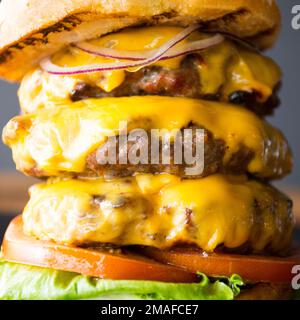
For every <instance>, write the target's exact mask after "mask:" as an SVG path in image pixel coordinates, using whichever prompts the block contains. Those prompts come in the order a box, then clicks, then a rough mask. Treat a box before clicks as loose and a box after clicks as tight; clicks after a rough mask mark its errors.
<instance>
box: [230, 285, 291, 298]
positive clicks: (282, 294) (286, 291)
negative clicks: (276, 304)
mask: <svg viewBox="0 0 300 320" xmlns="http://www.w3.org/2000/svg"><path fill="white" fill-rule="evenodd" d="M291 298H292V290H291V288H290V286H289V285H287V284H282V285H279V284H268V283H258V284H256V285H254V286H253V287H251V288H249V289H245V290H242V291H241V293H240V295H239V296H237V298H236V300H290V299H291Z"/></svg>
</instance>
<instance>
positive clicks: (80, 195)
mask: <svg viewBox="0 0 300 320" xmlns="http://www.w3.org/2000/svg"><path fill="white" fill-rule="evenodd" d="M291 208H292V203H291V201H290V200H289V199H288V198H287V197H286V196H284V195H283V194H281V193H280V192H279V191H277V190H276V189H274V188H273V187H271V186H269V185H264V184H262V183H260V182H257V181H254V180H248V179H247V178H246V177H243V176H225V175H212V176H209V177H207V178H203V179H198V180H181V179H180V178H178V177H176V176H171V175H167V174H164V175H137V176H135V177H132V178H123V179H117V180H115V181H104V180H102V179H89V180H83V179H77V180H68V179H67V180H66V179H65V180H57V179H54V180H50V181H48V182H45V183H42V184H39V185H36V186H33V187H32V188H31V190H30V201H29V203H28V205H27V206H26V208H25V210H24V213H23V222H24V231H25V232H26V233H27V234H28V235H31V236H34V237H37V238H39V239H44V240H54V241H55V242H58V243H64V244H69V245H78V246H80V245H88V246H97V245H99V244H102V245H103V244H113V245H117V246H127V245H144V246H152V247H157V248H160V249H166V248H171V247H174V246H176V245H184V244H188V245H196V246H197V247H199V248H201V249H203V250H205V251H207V252H212V251H214V250H216V249H217V248H219V250H222V249H223V250H225V251H226V250H228V249H230V250H231V251H236V252H242V253H245V252H247V253H256V254H261V253H271V254H274V255H284V254H285V253H287V251H288V249H289V246H290V243H291V238H292V230H293V225H294V219H293V215H292V212H291ZM245 248H247V250H245Z"/></svg>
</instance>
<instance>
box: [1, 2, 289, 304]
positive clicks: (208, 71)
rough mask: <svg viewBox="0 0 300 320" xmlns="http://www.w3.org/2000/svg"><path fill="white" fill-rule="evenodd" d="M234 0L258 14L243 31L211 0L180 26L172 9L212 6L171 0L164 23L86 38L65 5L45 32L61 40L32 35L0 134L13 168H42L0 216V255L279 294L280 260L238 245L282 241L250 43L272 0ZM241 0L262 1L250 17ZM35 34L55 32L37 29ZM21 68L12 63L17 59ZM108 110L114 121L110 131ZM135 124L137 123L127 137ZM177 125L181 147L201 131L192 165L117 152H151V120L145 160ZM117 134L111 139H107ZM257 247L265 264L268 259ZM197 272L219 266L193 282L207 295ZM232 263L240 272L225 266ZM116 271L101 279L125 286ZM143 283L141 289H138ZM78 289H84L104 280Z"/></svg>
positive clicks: (260, 83)
mask: <svg viewBox="0 0 300 320" xmlns="http://www.w3.org/2000/svg"><path fill="white" fill-rule="evenodd" d="M79 2H80V1H79ZM132 2H135V1H132ZM219 2H220V3H219V5H218V6H217V7H214V8H213V9H214V10H215V11H216V12H217V9H219V10H221V8H222V9H223V10H224V6H225V4H224V3H225V2H224V1H219ZM243 2H244V5H245V6H246V8H247V9H245V10H248V11H249V12H248V11H247V12H248V14H250V15H251V19H253V20H255V19H257V20H258V21H259V25H260V27H258V29H259V30H255V28H257V26H253V32H254V33H253V34H251V32H250V34H246V33H247V28H246V27H245V25H244V23H245V22H246V21H247V19H248V18H247V17H245V19H246V20H245V21H243V22H241V21H240V22H238V20H237V22H236V24H234V23H233V22H231V21H229V20H228V21H227V20H226V19H225V18H224V16H225V17H226V15H225V14H224V13H223V14H221V15H220V23H218V22H217V21H218V20H215V18H214V22H211V24H209V23H207V25H203V24H201V25H199V24H197V25H195V24H193V23H191V26H189V27H187V28H184V27H183V26H182V24H184V25H186V24H190V22H188V23H187V21H190V20H193V21H192V22H195V21H194V20H196V21H197V22H198V21H201V20H203V19H204V16H205V15H204V12H206V13H207V12H211V14H212V11H209V10H208V9H210V10H212V8H206V7H205V6H204V4H203V5H202V6H201V5H199V6H198V5H196V4H194V3H193V5H191V6H195V7H194V9H193V10H196V11H197V10H198V14H197V15H198V16H200V17H201V18H199V19H198V18H197V19H192V18H191V17H190V19H188V16H190V15H191V11H189V13H188V14H187V13H185V11H184V10H185V9H184V8H185V7H184V5H183V4H182V3H181V5H182V8H181V9H182V11H179V13H178V15H179V16H180V18H181V19H179V20H180V23H179V24H178V23H176V22H175V21H176V19H175V20H172V18H170V17H168V16H167V15H166V16H164V17H165V19H162V20H160V19H153V20H152V21H153V22H152V23H151V22H149V24H150V26H139V27H134V28H125V29H122V30H119V29H120V27H119V28H118V27H114V28H113V30H117V31H115V32H113V33H110V34H108V35H103V36H101V37H100V36H98V37H96V35H95V34H94V33H93V32H94V31H93V30H94V29H93V28H90V29H89V30H90V34H88V35H85V36H84V37H85V39H84V40H85V41H84V42H79V43H78V42H77V41H70V37H67V35H68V32H72V29H74V30H80V29H76V28H79V27H78V25H80V23H82V24H84V23H88V22H86V21H85V20H84V18H82V19H83V20H80V17H77V18H76V19H78V20H76V19H75V18H74V17H73V19H74V20H72V18H70V19H71V20H70V21H71V22H70V21H66V22H65V23H66V25H67V26H68V28H69V29H67V28H65V29H64V28H63V31H59V32H62V33H63V32H65V33H66V35H65V39H66V45H65V46H64V47H63V48H61V49H60V50H56V51H55V50H53V48H51V50H50V48H47V49H46V50H45V48H43V47H42V46H41V45H40V44H37V48H38V49H37V50H36V51H35V52H32V54H33V55H36V54H37V52H38V51H39V52H40V53H41V54H40V55H39V61H40V63H39V65H35V66H34V67H33V68H32V69H31V70H29V71H28V72H26V74H25V75H24V76H23V75H22V76H23V79H22V81H21V87H20V90H19V98H20V104H21V109H22V115H20V116H17V117H15V118H14V119H12V120H11V121H10V122H9V123H8V124H7V126H6V127H5V129H4V132H3V141H4V143H6V144H7V145H8V146H10V147H11V149H12V152H13V158H14V161H15V163H16V166H17V169H18V170H20V171H21V172H23V173H25V174H27V175H30V176H34V177H37V178H47V179H48V180H45V181H44V182H41V183H40V184H37V185H35V186H33V187H32V188H31V189H30V200H29V202H28V204H27V206H26V208H25V210H24V212H23V215H22V218H20V217H19V218H17V219H16V220H15V221H14V222H12V224H11V226H10V227H9V229H8V231H7V234H6V237H5V240H4V243H3V248H2V251H3V257H4V259H6V260H7V261H10V262H13V263H17V264H26V265H33V266H38V267H40V269H36V270H35V271H34V272H35V273H38V272H41V273H42V272H45V271H43V269H42V267H47V268H53V269H57V270H61V271H60V272H63V271H73V272H76V273H78V274H83V275H85V276H89V277H98V278H102V279H110V280H111V279H113V280H114V281H116V282H115V283H118V282H117V281H119V280H130V281H134V280H144V282H140V283H139V284H138V285H137V284H136V283H135V282H132V283H135V286H136V285H137V289H135V292H134V294H137V295H140V296H141V295H144V296H145V294H146V293H147V294H149V296H151V294H152V297H156V298H157V297H160V298H164V299H166V298H169V297H171V298H172V297H173V298H174V297H179V298H182V297H183V298H186V296H180V295H179V296H178V295H177V296H176V295H175V296H172V295H170V296H168V297H166V295H165V293H164V294H163V293H162V292H166V291H163V290H162V287H163V286H164V285H166V284H167V283H168V282H172V283H178V282H181V283H182V282H184V283H190V282H195V283H196V284H195V285H197V284H198V285H199V287H197V288H198V289H197V290H198V291H197V292H198V293H197V294H196V292H195V291H193V290H194V289H192V288H193V287H192V286H193V285H192V284H191V285H190V286H191V287H188V285H187V287H186V291H184V292H188V293H187V296H188V297H189V298H191V296H192V295H194V296H192V298H195V299H198V298H199V299H200V298H204V299H206V298H207V299H208V298H234V297H235V296H236V295H238V294H239V293H240V291H242V295H243V294H244V295H245V294H249V292H251V295H255V293H257V296H258V297H260V298H262V297H269V298H270V297H271V298H274V297H275V298H276V297H286V296H288V295H289V284H288V282H289V279H290V272H288V271H289V268H290V266H291V264H292V262H291V261H290V264H289V263H286V264H285V269H284V270H283V269H282V270H281V272H278V270H277V271H276V272H275V271H274V272H273V273H272V271H270V269H264V270H262V269H263V268H260V267H261V265H260V264H259V262H257V261H256V260H255V261H256V262H255V263H253V261H254V260H251V259H254V258H252V256H253V255H261V256H267V255H271V256H286V255H289V254H290V249H291V240H292V232H293V227H294V218H293V215H292V212H291V210H292V205H291V201H290V200H289V198H288V197H286V196H285V195H283V194H282V193H280V192H279V191H278V190H276V189H275V188H274V187H272V186H271V185H270V184H269V182H270V181H271V180H273V179H279V178H282V177H284V176H286V175H287V174H288V173H290V171H291V169H292V156H291V151H290V148H289V146H288V142H287V141H286V139H285V138H284V136H283V134H282V133H281V132H280V131H279V130H278V129H276V128H274V127H272V126H271V125H270V124H269V123H268V122H267V121H266V120H265V119H264V118H265V116H267V115H270V114H272V113H273V111H274V108H275V107H277V105H278V98H277V88H278V86H279V84H280V79H281V71H280V69H279V67H278V66H277V65H276V64H275V62H274V61H272V60H271V59H270V58H268V57H266V56H265V55H263V54H262V53H261V52H258V49H257V48H256V47H255V46H254V45H253V41H254V42H255V43H256V45H258V46H260V47H261V48H263V47H266V46H268V45H269V44H270V42H272V39H271V35H269V36H265V38H264V32H266V30H264V29H268V30H269V29H270V34H271V30H273V31H272V32H273V35H275V34H276V32H277V31H276V30H277V28H278V24H279V18H274V17H277V16H278V10H277V7H276V4H275V3H273V2H267V1H251V4H250V2H248V1H243ZM128 3H131V1H128ZM199 3H201V1H199ZM206 5H207V4H206ZM83 6H84V4H83V3H82V4H81V7H83ZM139 6H141V5H140V4H139ZM150 7H151V6H150ZM151 8H152V9H151V10H154V7H153V6H152V7H151ZM257 8H260V9H262V10H264V11H263V12H264V13H263V16H264V17H263V18H262V20H260V19H261V17H257V15H256V12H255V10H254V9H257ZM148 9H149V8H148ZM103 10H104V9H103V8H102V11H103ZM131 10H133V9H131ZM149 10H150V9H149ZM189 10H191V9H189ZM205 10H207V11H205ZM228 10H229V8H228ZM231 10H233V8H232V9H231ZM154 11H155V10H154ZM234 11H235V10H234ZM151 12H152V11H151ZM222 12H223V11H222ZM225 12H226V10H225ZM270 12H272V16H273V18H272V19H269V17H268V15H269V14H271V13H270ZM102 14H103V12H102ZM150 15H151V16H152V17H154V16H156V15H155V14H154V13H151V14H150ZM192 16H193V14H192ZM212 16H213V14H212ZM98 19H99V18H98ZM168 19H170V21H168ZM184 19H186V20H185V21H186V23H182V20H184ZM222 19H224V20H222ZM82 21H85V22H82ZM96 21H97V19H95V21H94V22H95V23H96ZM160 21H163V22H168V23H167V24H165V23H164V24H163V23H160ZM222 21H223V22H224V23H222ZM226 21H227V23H228V24H227V25H226V23H225V22H226ZM92 22H93V21H92ZM92 22H91V21H89V23H92ZM154 22H155V24H158V25H155V26H153V25H151V24H154ZM268 24H269V26H268V28H267V27H266V26H267V25H268ZM129 25H130V24H129ZM94 27H95V26H94ZM234 28H235V29H234ZM227 29H230V30H227ZM70 30H71V31H70ZM208 30H210V32H208ZM212 30H214V31H215V33H213V34H212V33H211V31H212ZM228 31H229V32H228ZM222 32H226V35H225V34H224V33H222ZM106 33H107V32H106ZM227 33H229V34H231V35H229V34H227ZM91 35H92V36H91ZM233 35H234V36H233ZM255 36H257V37H255ZM45 37H49V40H48V41H49V43H52V44H55V45H56V46H57V41H54V40H53V39H52V40H51V34H50V35H49V34H47V35H45ZM86 38H88V39H91V38H92V40H86ZM242 38H247V39H251V41H252V44H250V43H248V42H246V41H245V40H241V39H242ZM51 41H53V42H51ZM69 42H72V43H71V44H69ZM28 43H29V42H28ZM44 45H45V46H47V42H45V44H44ZM39 46H41V47H39ZM57 47H58V46H57ZM60 47H61V45H60ZM13 50H16V49H14V48H12V49H11V52H13ZM43 50H44V52H43ZM50 51H51V53H53V54H51V55H49V56H48V57H46V58H44V57H45V52H48V53H50ZM54 51H55V52H54ZM29 52H30V51H26V54H27V55H28V53H29ZM41 58H43V59H41ZM5 63H7V65H8V64H9V59H8V60H7V62H5ZM16 63H17V62H16ZM35 64H36V61H35ZM21 68H23V70H25V69H26V68H27V66H25V65H24V64H22V62H21ZM0 70H1V68H0ZM2 74H3V75H4V71H3V72H2ZM5 76H6V77H9V76H8V75H5ZM18 76H19V75H17V72H15V73H14V76H13V77H18ZM124 123H125V124H126V126H127V131H126V133H121V131H120V127H122V125H123V126H124ZM137 129H138V130H141V129H142V131H143V132H144V133H145V135H144V136H142V137H141V136H135V140H130V139H128V138H129V136H130V132H132V131H134V130H137ZM185 129H188V130H190V132H191V133H192V140H191V145H192V146H195V145H196V144H197V142H199V139H200V138H199V137H198V136H197V135H196V132H197V130H201V132H202V136H201V142H202V146H203V148H204V158H203V160H204V161H203V170H201V171H199V172H197V173H196V174H194V175H190V174H188V173H187V172H188V169H190V168H191V164H190V163H188V161H187V160H186V159H184V161H183V162H182V163H178V162H176V159H175V158H174V157H172V156H171V158H170V162H168V163H164V162H159V161H158V162H155V163H149V157H148V162H147V163H146V162H141V161H140V162H139V161H137V162H133V163H132V162H130V156H132V154H134V156H135V159H140V157H139V156H140V153H141V152H142V151H141V150H144V151H145V154H146V155H147V156H149V155H152V150H151V148H150V145H149V140H147V139H148V138H149V137H150V136H151V134H150V132H151V130H162V131H161V132H162V134H161V137H160V141H159V142H160V143H161V146H160V147H159V148H158V154H156V156H157V159H161V158H162V157H163V152H164V149H165V145H164V144H163V141H166V139H167V138H168V135H169V132H171V131H172V130H173V131H174V130H175V132H177V133H178V132H179V133H181V132H184V130H185ZM112 138H116V139H115V140H112ZM121 138H123V139H127V140H126V142H125V144H123V147H122V148H120V147H119V146H120V139H121ZM128 140H129V141H128ZM110 141H118V142H117V144H116V145H115V146H114V148H115V149H114V151H115V153H114V154H115V156H116V157H115V161H114V162H112V163H107V162H105V161H104V160H105V159H106V158H107V155H108V153H109V152H110V151H111V150H110V151H108V150H107V149H106V148H107V147H109V146H110V147H112V146H113V145H112V144H109V142H110ZM174 144H175V142H174V141H173V140H172V141H171V143H170V145H169V146H168V151H174V149H175V145H174ZM137 146H138V148H137ZM134 148H135V149H134ZM192 149H193V150H194V147H192ZM121 158H122V159H124V158H125V159H126V160H127V161H126V162H122V161H121ZM87 247H88V248H87ZM41 252H42V253H41ZM29 253H30V254H29ZM146 256H147V257H148V258H151V260H148V258H147V259H146V258H142V257H146ZM247 256H248V258H247ZM152 259H153V260H152ZM245 259H246V260H245ZM247 259H248V260H247ZM259 259H261V261H262V263H265V265H275V269H276V264H275V262H274V261H278V259H277V260H276V259H274V260H272V259H273V258H259ZM264 259H265V260H264ZM283 259H284V258H283ZM208 261H210V262H208ZM233 261H237V262H236V263H235V264H234V262H233ZM245 261H246V262H245ZM259 261H260V260H259ZM118 263H119V264H120V265H119V266H118ZM247 263H248V264H247ZM257 263H258V265H257ZM125 265H126V266H127V267H125ZM171 265H173V266H171ZM245 265H247V266H246V267H245ZM9 267H10V268H16V264H10V265H9ZM22 268H25V267H22ZM275 269H274V270H275ZM28 272H29V271H28ZM30 272H33V271H30ZM198 272H202V273H205V274H206V275H207V276H209V277H220V276H225V277H229V278H227V280H225V282H224V280H216V279H215V280H212V281H211V282H209V281H208V282H209V284H207V283H206V285H207V286H210V288H214V289H213V290H215V291H213V292H214V294H212V297H209V296H206V295H205V294H204V293H203V292H204V291H203V290H202V289H200V287H201V286H202V287H201V288H203V286H204V282H203V281H204V280H203V279H202V280H203V281H202V282H201V283H200V284H199V281H200V280H199V279H197V278H196V273H198ZM232 274H238V275H239V276H240V277H238V276H236V277H237V278H238V280H232V278H230V276H231V275H232ZM203 277H204V278H205V277H206V276H205V275H203ZM33 278H34V277H33ZM228 279H229V280H228ZM242 279H243V280H242ZM147 280H148V282H146V281H147ZM154 280H155V281H159V283H160V284H159V285H158V283H156V287H155V286H154V282H153V283H152V284H149V282H150V283H151V281H154ZM98 281H100V280H98ZM130 281H129V282H127V283H126V285H123V289H122V290H123V291H122V290H120V288H119V287H118V288H119V289H118V288H117V289H115V292H113V293H117V294H119V293H120V292H121V293H124V292H125V293H128V294H130V293H132V290H131V289H130V288H132V287H131V285H132V283H131V284H130ZM226 281H227V283H226ZM234 281H236V282H235V284H234V285H233V286H232V285H230V284H228V282H229V283H232V282H234ZM99 283H100V282H99ZM99 283H98V284H97V286H99ZM142 283H144V284H142ZM145 283H147V288H149V287H150V288H151V289H149V290H150V292H146V293H145V290H146V289H145V287H146V285H145ZM249 283H250V284H251V285H252V287H251V288H252V289H249V286H246V285H248V284H249ZM32 285H33V284H32ZM110 285H111V284H110ZM124 286H125V287H124ZM153 286H154V287H153ZM97 288H98V287H97ZM114 288H115V287H114ZM173 288H175V287H173ZM178 288H179V287H178ZM221 288H222V289H221ZM233 288H234V289H233ZM51 290H53V291H55V290H54V289H53V288H52V289H51ZM51 290H48V292H49V291H51ZM90 290H91V289H90ZM93 290H94V291H93ZM93 290H92V291H93V292H92V293H90V296H94V297H99V296H102V295H103V294H104V293H106V292H104V293H103V292H100V291H101V290H100V291H99V288H98V289H95V287H94V288H93ZM97 290H98V291H97ZM118 290H119V291H118ZM174 290H175V289H174ZM178 290H179V289H178ZM201 290H202V291H201ZM222 290H225V291H226V290H227V291H226V294H225V293H224V292H225V291H222ZM251 290H252V291H251ZM95 291H96V293H95ZM179 291H180V290H179ZM221 291H222V293H220V292H221ZM182 292H183V291H181V293H182ZM258 292H259V293H258ZM5 294H8V293H7V292H6V293H5ZM22 294H24V292H23V293H22ZM22 294H20V296H21V297H22ZM169 294H170V293H169ZM182 294H183V293H182ZM65 295H66V296H68V293H65ZM86 295H88V294H86ZM242 295H241V296H242ZM4 296H5V295H4ZM26 297H27V298H28V296H26ZM26 297H25V298H26ZM30 297H31V296H29V298H30ZM53 297H61V296H58V295H56V294H53ZM81 297H82V296H80V295H78V296H77V298H81Z"/></svg>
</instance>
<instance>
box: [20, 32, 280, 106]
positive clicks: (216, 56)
mask: <svg viewBox="0 0 300 320" xmlns="http://www.w3.org/2000/svg"><path fill="white" fill-rule="evenodd" d="M180 31H182V29H181V28H178V27H166V26H156V27H145V28H135V29H126V30H124V31H121V32H119V33H113V34H110V35H107V36H104V37H101V38H99V39H96V40H92V41H91V43H92V44H94V45H97V46H100V47H108V48H113V49H117V50H142V51H143V50H145V51H147V50H152V49H155V48H158V47H160V46H161V45H162V44H164V43H165V42H167V41H168V40H170V39H171V38H172V37H174V36H175V35H176V34H178V33H179V32H180ZM204 37H206V36H205V35H204V34H202V33H200V32H195V33H194V34H192V35H191V36H190V37H189V38H188V39H186V40H184V41H183V42H182V43H180V44H179V45H177V46H181V45H182V44H185V43H187V42H189V41H195V40H199V39H202V38H204ZM201 57H202V60H203V63H201V64H200V65H199V77H200V82H201V86H200V87H199V94H200V95H216V94H218V96H219V97H220V99H221V100H222V101H228V97H229V96H230V94H231V93H233V92H235V91H238V90H242V91H247V92H253V91H256V92H258V93H259V97H260V102H265V101H266V100H267V99H268V98H269V97H270V95H271V94H272V92H273V89H274V87H275V86H276V85H277V84H278V82H279V81H280V78H281V71H280V69H279V67H278V66H277V65H276V64H275V63H274V62H273V61H272V60H271V59H269V58H267V57H265V56H262V55H260V54H258V53H255V52H252V51H249V50H246V49H244V48H242V47H240V46H237V45H236V44H234V43H233V42H231V41H229V40H226V41H224V42H223V43H221V44H220V45H217V46H215V47H212V48H209V49H207V50H202V51H201ZM182 59H184V56H182V57H179V58H175V59H170V60H165V61H159V62H156V63H155V65H158V66H161V67H163V68H167V69H177V68H179V67H180V63H181V61H182ZM53 61H54V62H55V63H57V64H58V65H60V66H69V67H73V66H79V65H86V64H94V63H106V62H113V61H115V60H112V59H107V58H103V57H99V56H94V55H91V54H87V53H85V52H83V51H81V50H79V49H77V48H75V47H67V48H65V49H64V50H62V51H61V52H59V53H57V54H56V55H54V57H53ZM135 70H137V69H128V70H116V71H108V72H96V73H89V74H84V75H75V76H56V75H50V74H48V73H46V72H44V71H42V70H41V69H39V68H38V69H35V70H33V71H32V72H30V73H29V74H27V75H26V76H25V77H24V79H23V81H22V84H21V87H20V90H19V98H20V103H21V108H22V110H23V112H34V111H36V110H39V109H43V108H44V107H53V106H58V105H61V104H65V103H70V102H71V99H70V94H71V92H72V90H74V88H75V87H76V85H77V84H78V83H82V82H83V83H87V84H90V85H93V86H98V87H99V88H101V89H102V90H103V91H105V92H111V91H113V90H114V89H116V88H117V87H119V86H120V85H121V84H122V83H123V81H124V80H125V77H126V72H134V71H135Z"/></svg>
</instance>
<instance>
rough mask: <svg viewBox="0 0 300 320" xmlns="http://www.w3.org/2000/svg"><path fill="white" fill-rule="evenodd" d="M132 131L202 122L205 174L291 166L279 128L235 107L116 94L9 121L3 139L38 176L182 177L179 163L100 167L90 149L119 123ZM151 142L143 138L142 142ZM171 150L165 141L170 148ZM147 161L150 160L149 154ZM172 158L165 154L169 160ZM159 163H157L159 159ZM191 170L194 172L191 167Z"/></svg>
mask: <svg viewBox="0 0 300 320" xmlns="http://www.w3.org/2000/svg"><path fill="white" fill-rule="evenodd" d="M124 121H127V123H128V128H127V129H128V133H129V132H131V131H132V130H134V129H143V130H145V132H150V131H151V129H153V128H154V129H159V130H160V129H167V132H163V133H162V134H161V136H162V138H166V137H167V136H168V133H169V132H171V131H172V130H175V131H176V132H177V131H180V130H182V129H184V128H189V127H193V128H205V129H206V130H207V131H206V134H205V136H204V146H205V162H204V172H202V173H201V171H200V172H199V174H197V175H190V174H189V177H191V178H195V177H200V176H205V175H208V174H212V173H215V172H220V171H222V172H223V171H224V172H234V173H237V172H238V173H241V172H242V173H246V172H247V173H249V174H252V175H255V176H257V177H259V178H266V179H272V178H279V177H282V176H285V175H286V174H288V173H289V172H290V171H291V168H292V160H291V158H292V157H291V151H290V149H289V146H288V143H287V141H286V140H285V138H284V136H283V135H282V134H281V132H280V131H278V130H277V129H275V128H273V127H272V126H271V125H269V124H268V123H267V122H265V121H264V120H261V119H260V118H258V117H257V116H255V115H254V114H253V113H251V112H250V111H247V110H246V109H243V108H241V107H238V106H232V105H226V104H221V103H214V102H207V101H201V100H193V99H186V98H175V97H172V98H171V97H153V96H152V97H123V98H103V99H87V100H82V101H79V102H76V103H73V105H72V108H70V107H69V106H68V105H66V106H65V107H63V106H61V107H60V108H51V109H46V110H44V111H40V112H37V113H35V114H27V115H22V116H18V117H16V118H14V119H12V120H11V121H10V122H9V123H8V125H7V126H6V128H5V129H4V133H3V139H4V142H5V143H6V144H7V145H9V146H10V147H11V148H12V150H13V157H14V160H15V162H16V164H17V168H18V169H19V170H21V171H22V172H25V173H26V174H30V175H33V176H37V177H47V176H59V175H65V174H73V175H80V176H90V175H91V173H92V175H100V176H101V175H103V174H105V173H108V174H110V172H111V171H112V170H111V169H113V171H112V175H113V176H120V175H121V176H124V175H131V174H132V173H133V172H134V171H135V172H139V171H141V172H152V173H153V172H155V173H161V172H171V173H176V174H179V175H180V176H183V177H185V169H186V167H187V166H186V165H185V162H183V164H182V165H179V166H177V165H173V164H172V161H171V163H170V165H162V166H159V165H158V166H157V165H151V164H149V165H148V164H147V165H141V166H140V165H137V166H135V165H134V166H132V165H131V164H130V163H129V161H128V164H127V165H125V166H124V165H123V166H115V165H113V166H107V165H105V164H104V165H102V164H101V165H99V164H98V162H97V161H95V152H97V151H98V150H99V149H101V148H103V147H105V145H106V143H107V140H108V137H110V136H118V135H119V132H120V130H119V125H120V123H122V122H124ZM149 145H150V142H149ZM171 149H172V146H171ZM148 160H149V161H148V163H151V161H150V160H151V159H148ZM171 160H172V159H171ZM159 163H162V162H159ZM196 173H197V172H196Z"/></svg>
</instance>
